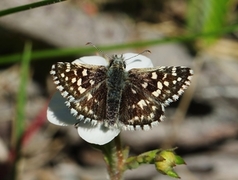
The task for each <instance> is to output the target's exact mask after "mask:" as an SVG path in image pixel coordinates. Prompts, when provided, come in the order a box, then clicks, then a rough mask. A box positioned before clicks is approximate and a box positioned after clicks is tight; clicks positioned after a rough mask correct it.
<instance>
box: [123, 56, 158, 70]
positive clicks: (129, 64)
mask: <svg viewBox="0 0 238 180" xmlns="http://www.w3.org/2000/svg"><path fill="white" fill-rule="evenodd" d="M123 57H124V58H125V61H126V70H127V71H129V70H130V69H133V68H152V67H154V66H153V64H152V62H151V60H150V59H149V58H148V57H146V56H143V55H141V54H135V53H125V54H123Z"/></svg>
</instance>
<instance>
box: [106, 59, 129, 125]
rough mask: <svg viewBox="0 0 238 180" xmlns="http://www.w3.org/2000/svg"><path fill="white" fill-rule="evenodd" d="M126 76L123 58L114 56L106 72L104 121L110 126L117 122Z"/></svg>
mask: <svg viewBox="0 0 238 180" xmlns="http://www.w3.org/2000/svg"><path fill="white" fill-rule="evenodd" d="M126 76H127V73H126V71H125V62H124V59H123V57H122V56H117V55H115V56H114V57H113V58H112V60H111V62H110V65H109V67H108V72H107V88H108V91H107V103H106V121H108V122H107V123H108V124H109V125H110V126H114V125H117V124H118V121H119V110H120V104H121V95H122V92H123V89H124V86H125V79H126Z"/></svg>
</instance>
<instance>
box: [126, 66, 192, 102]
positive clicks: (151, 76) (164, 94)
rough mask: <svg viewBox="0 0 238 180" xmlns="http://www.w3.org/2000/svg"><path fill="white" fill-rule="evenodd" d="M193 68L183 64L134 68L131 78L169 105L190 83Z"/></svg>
mask: <svg viewBox="0 0 238 180" xmlns="http://www.w3.org/2000/svg"><path fill="white" fill-rule="evenodd" d="M192 74H193V72H192V70H191V69H190V68H187V67H182V66H162V67H158V68H145V69H132V70H130V71H129V80H130V82H132V83H133V84H134V85H135V86H137V87H139V88H140V89H142V90H143V91H144V93H145V94H147V96H151V97H153V98H154V99H155V100H156V101H158V102H159V103H162V104H163V105H165V106H166V105H168V104H169V103H170V102H173V101H176V100H177V99H178V97H179V96H180V95H181V94H182V93H183V92H184V90H185V89H186V88H187V87H188V86H189V85H190V80H191V78H192Z"/></svg>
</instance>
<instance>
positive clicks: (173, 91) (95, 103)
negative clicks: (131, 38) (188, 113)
mask: <svg viewBox="0 0 238 180" xmlns="http://www.w3.org/2000/svg"><path fill="white" fill-rule="evenodd" d="M139 56H141V57H144V56H142V55H138V57H139ZM125 57H126V54H122V55H114V56H112V57H111V58H110V60H109V63H108V65H106V66H104V65H91V64H84V63H80V62H78V61H74V62H58V63H56V64H54V65H53V66H52V69H51V71H50V74H51V75H52V76H53V81H54V83H55V84H56V87H57V89H58V90H59V91H60V93H61V95H62V96H63V97H64V98H65V99H66V105H67V106H68V107H69V108H70V112H71V114H72V115H73V116H75V117H76V118H77V119H79V121H85V122H86V121H89V122H91V123H96V124H97V123H103V124H104V125H105V126H107V127H109V128H121V129H125V130H137V129H143V130H148V129H150V128H151V127H154V126H156V125H157V124H158V123H159V122H160V121H162V120H163V119H164V111H165V107H166V106H167V105H169V104H170V103H171V102H173V101H176V100H177V99H178V98H179V96H180V95H181V94H183V92H184V90H185V89H186V88H187V87H188V86H189V85H190V82H191V79H192V75H193V71H192V70H191V69H190V68H188V67H184V66H160V67H153V68H132V69H130V70H127V60H128V59H130V58H128V57H127V58H125ZM133 57H134V56H133ZM133 57H132V58H133Z"/></svg>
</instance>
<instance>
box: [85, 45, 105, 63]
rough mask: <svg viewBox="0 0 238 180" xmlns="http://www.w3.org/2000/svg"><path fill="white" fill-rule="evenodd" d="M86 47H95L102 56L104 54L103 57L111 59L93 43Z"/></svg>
mask: <svg viewBox="0 0 238 180" xmlns="http://www.w3.org/2000/svg"><path fill="white" fill-rule="evenodd" d="M86 45H90V46H92V47H94V48H95V49H96V50H97V51H98V52H99V53H100V54H102V56H104V57H106V58H108V59H109V57H108V56H107V55H106V54H105V53H104V52H103V51H102V50H100V49H98V47H97V46H96V45H95V44H93V43H92V42H87V43H86Z"/></svg>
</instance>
